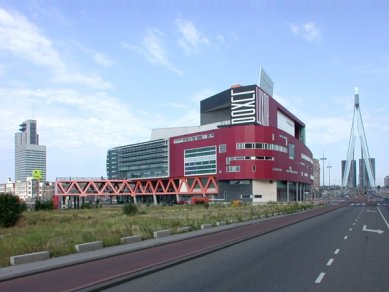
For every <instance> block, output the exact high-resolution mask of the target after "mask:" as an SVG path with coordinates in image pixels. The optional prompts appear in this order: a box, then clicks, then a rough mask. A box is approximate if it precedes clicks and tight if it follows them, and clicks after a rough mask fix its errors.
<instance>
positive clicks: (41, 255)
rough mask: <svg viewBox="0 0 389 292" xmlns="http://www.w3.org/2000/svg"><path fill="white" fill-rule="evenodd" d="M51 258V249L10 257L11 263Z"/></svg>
mask: <svg viewBox="0 0 389 292" xmlns="http://www.w3.org/2000/svg"><path fill="white" fill-rule="evenodd" d="M48 258H50V252H49V251H39V252H33V253H27V254H21V255H16V256H12V257H10V262H11V265H12V266H14V265H20V264H25V263H31V262H36V261H43V260H47V259H48Z"/></svg>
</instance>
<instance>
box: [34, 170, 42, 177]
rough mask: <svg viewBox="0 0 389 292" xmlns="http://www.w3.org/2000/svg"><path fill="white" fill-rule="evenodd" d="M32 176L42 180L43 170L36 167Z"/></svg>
mask: <svg viewBox="0 0 389 292" xmlns="http://www.w3.org/2000/svg"><path fill="white" fill-rule="evenodd" d="M32 178H33V179H35V180H41V179H42V170H40V169H34V170H33V171H32Z"/></svg>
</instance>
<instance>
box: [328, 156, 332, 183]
mask: <svg viewBox="0 0 389 292" xmlns="http://www.w3.org/2000/svg"><path fill="white" fill-rule="evenodd" d="M327 168H328V187H329V188H331V168H332V165H330V163H329V162H328V166H327Z"/></svg>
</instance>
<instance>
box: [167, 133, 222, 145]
mask: <svg viewBox="0 0 389 292" xmlns="http://www.w3.org/2000/svg"><path fill="white" fill-rule="evenodd" d="M214 137H215V134H214V133H208V134H203V135H196V136H191V137H185V138H177V139H174V144H179V143H185V142H192V141H199V140H204V139H211V138H214Z"/></svg>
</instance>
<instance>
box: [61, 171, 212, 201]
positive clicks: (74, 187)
mask: <svg viewBox="0 0 389 292" xmlns="http://www.w3.org/2000/svg"><path fill="white" fill-rule="evenodd" d="M218 192H219V187H218V184H217V182H216V178H215V177H213V176H197V177H181V178H166V179H164V178H155V179H139V180H109V179H57V180H56V181H55V196H80V197H85V196H132V197H135V196H139V195H174V194H177V195H203V196H206V195H213V194H218Z"/></svg>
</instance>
